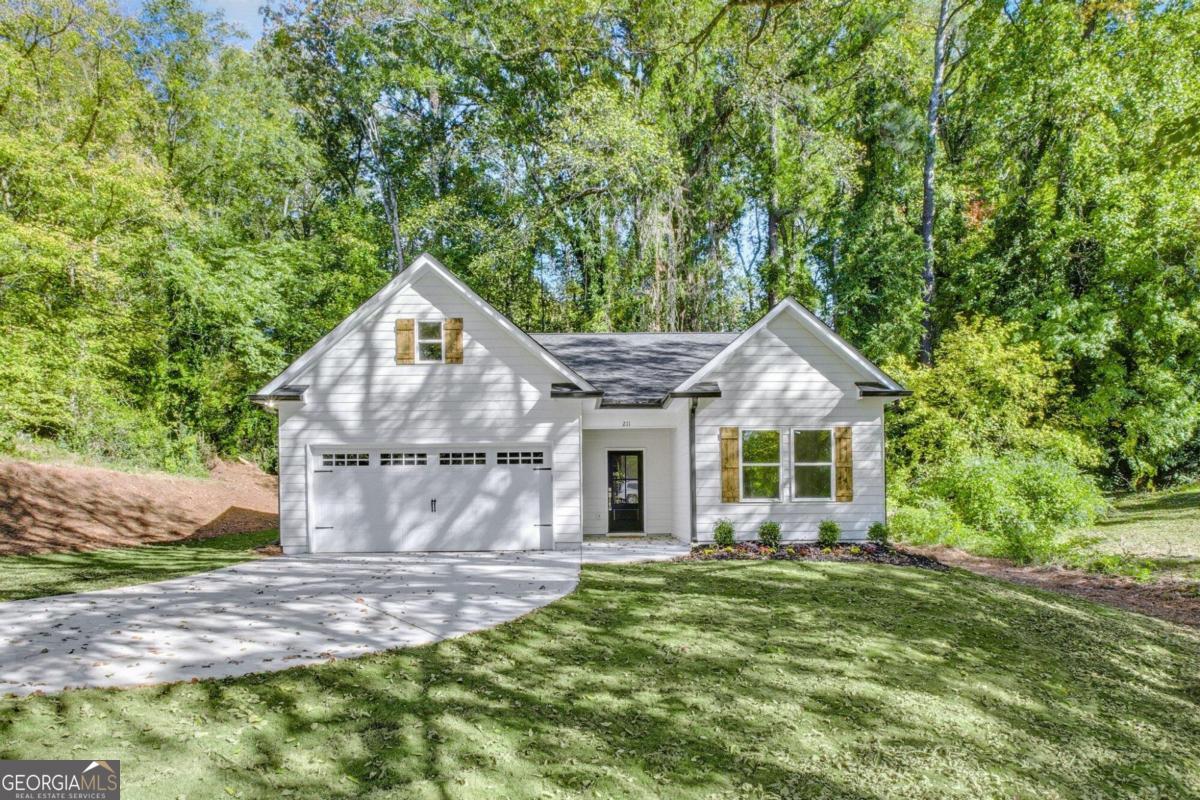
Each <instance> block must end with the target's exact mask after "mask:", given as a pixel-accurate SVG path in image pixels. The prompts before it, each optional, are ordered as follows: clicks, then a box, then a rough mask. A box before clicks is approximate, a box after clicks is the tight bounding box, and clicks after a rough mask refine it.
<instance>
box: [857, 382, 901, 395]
mask: <svg viewBox="0 0 1200 800" xmlns="http://www.w3.org/2000/svg"><path fill="white" fill-rule="evenodd" d="M854 385H855V386H857V387H858V397H859V399H862V398H864V397H909V396H910V395H912V391H911V390H909V389H905V388H904V387H903V386H900V384H896V386H895V387H891V386H885V385H884V384H882V383H876V382H875V381H860V382H858V383H855V384H854Z"/></svg>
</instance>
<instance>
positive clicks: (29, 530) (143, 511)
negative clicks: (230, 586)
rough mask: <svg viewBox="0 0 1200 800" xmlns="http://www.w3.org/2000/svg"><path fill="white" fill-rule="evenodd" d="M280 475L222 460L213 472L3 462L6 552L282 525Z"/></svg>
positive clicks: (0, 541)
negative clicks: (190, 475) (205, 476)
mask: <svg viewBox="0 0 1200 800" xmlns="http://www.w3.org/2000/svg"><path fill="white" fill-rule="evenodd" d="M276 486H277V484H276V478H275V477H274V476H273V475H267V474H266V473H264V472H262V471H261V470H260V469H258V468H257V467H255V466H252V465H249V464H244V463H240V462H220V463H218V464H217V465H216V467H215V468H213V470H212V474H211V475H210V477H209V478H208V479H207V480H205V479H201V478H186V477H182V476H176V475H163V474H146V475H135V474H130V473H126V472H114V471H112V470H107V469H97V468H94V467H79V466H73V465H59V464H35V463H31V462H28V461H0V555H12V554H15V553H45V552H52V551H56V550H94V549H97V548H101V547H128V546H131V545H138V544H148V543H151V542H169V541H175V540H178V539H185V538H188V537H204V536H217V535H219V534H223V533H239V532H243V531H259V530H264V529H266V528H274V527H276V526H277V525H278V524H279V517H278V501H277V489H276Z"/></svg>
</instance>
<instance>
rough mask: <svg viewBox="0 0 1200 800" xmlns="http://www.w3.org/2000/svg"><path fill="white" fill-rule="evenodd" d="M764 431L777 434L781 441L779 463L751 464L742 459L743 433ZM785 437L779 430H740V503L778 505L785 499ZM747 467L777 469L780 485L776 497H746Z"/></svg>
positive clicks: (754, 462) (755, 462)
mask: <svg viewBox="0 0 1200 800" xmlns="http://www.w3.org/2000/svg"><path fill="white" fill-rule="evenodd" d="M755 431H763V432H767V433H773V434H775V436H776V438H777V440H778V441H779V461H777V462H774V463H771V462H758V461H752V462H750V463H749V464H747V463H746V462H745V460H744V459H743V458H742V433H743V432H751V433H753V432H755ZM783 463H784V459H783V437H782V436H780V435H779V429H778V428H742V427H739V428H738V497H739V498H740V499H739V501H738V502H740V503H778V502H779V501H780V500H782V499H783ZM746 467H775V471H776V473H777V474H778V476H779V483H778V486H777V488H776V491H775V496H774V497H746V473H745V469H746Z"/></svg>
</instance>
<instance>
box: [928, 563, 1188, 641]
mask: <svg viewBox="0 0 1200 800" xmlns="http://www.w3.org/2000/svg"><path fill="white" fill-rule="evenodd" d="M911 549H912V550H919V553H916V552H914V553H913V555H918V554H919V555H921V556H922V557H926V558H934V559H936V560H938V561H939V562H944V563H945V564H948V565H949V566H952V567H959V568H961V569H965V570H968V571H970V572H974V573H976V574H978V575H986V576H988V577H991V578H999V579H1000V580H1005V581H1012V582H1013V583H1019V584H1022V585H1024V586H1034V587H1037V588H1038V589H1047V590H1049V591H1052V592H1061V593H1062V594H1069V595H1074V596H1075V597H1082V598H1084V599H1087V600H1091V601H1093V602H1096V603H1104V604H1106V605H1110V606H1116V607H1117V608H1123V609H1125V610H1126V611H1136V612H1138V613H1140V614H1145V615H1147V616H1150V617H1158V618H1159V619H1165V620H1168V621H1170V622H1176V623H1179V624H1181V625H1188V626H1191V627H1193V628H1200V583H1197V582H1196V581H1187V580H1178V579H1172V578H1163V579H1160V580H1155V581H1144V582H1139V581H1135V580H1133V579H1132V578H1124V577H1120V576H1115V575H1100V574H1096V573H1094V572H1083V571H1082V570H1076V569H1067V568H1065V567H1060V566H1055V565H1035V564H1027V565H1021V564H1013V563H1012V562H1011V561H1005V560H1004V559H1000V558H984V557H983V556H976V555H972V554H970V553H965V552H963V551H962V550H956V549H954V548H950V547H940V546H933V547H922V548H911Z"/></svg>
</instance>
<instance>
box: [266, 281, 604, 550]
mask: <svg viewBox="0 0 1200 800" xmlns="http://www.w3.org/2000/svg"><path fill="white" fill-rule="evenodd" d="M397 317H415V318H417V319H422V318H424V319H430V320H433V319H442V318H446V317H462V318H463V363H462V364H404V365H400V364H396V363H395V320H396V318H397ZM560 380H562V378H561V377H560V376H559V375H557V374H556V373H555V372H553V371H552V370H551V369H550V368H549V367H547V366H546V364H545V363H544V362H543V361H542V360H540V359H539V358H537V357H535V356H534V355H533V354H532V353H530V352H529V351H528V350H527V349H525V347H523V346H522V344H521V343H520V342H518V341H517V340H516V339H514V338H513V337H512V336H511V335H510V334H509V333H507V332H506V331H504V330H503V329H502V328H500V327H499V325H497V324H496V323H495V322H494V321H493V320H492V319H490V318H489V317H488V316H487V315H486V314H484V313H483V312H482V311H481V310H479V309H478V308H477V307H476V306H475V305H473V304H472V303H470V302H469V301H468V300H467V299H466V298H464V297H463V296H462V295H461V294H460V293H459V292H458V291H457V290H456V289H455V288H453V287H452V286H450V285H449V284H447V283H446V282H445V281H444V280H443V279H442V278H441V277H439V276H438V275H437V274H436V273H425V274H423V275H420V276H419V277H417V278H416V279H415V280H414V281H413V283H411V284H410V285H408V286H406V287H405V288H403V289H402V290H401V291H399V292H398V293H397V294H396V295H395V296H394V297H393V298H392V299H391V300H390V302H389V303H388V305H387V306H386V307H385V308H383V309H381V310H380V311H379V312H378V313H377V314H375V315H374V316H373V317H372V318H371V319H369V320H368V321H367V322H366V323H365V324H363V325H362V326H360V327H359V328H357V329H355V330H353V331H351V332H350V333H348V334H347V335H346V336H345V337H344V338H343V339H342V340H341V341H340V342H338V343H337V345H335V346H334V347H333V348H332V349H330V350H329V351H328V352H327V353H325V354H324V355H323V356H322V357H321V358H320V359H319V360H318V361H317V362H316V363H315V364H313V365H312V366H311V367H310V368H309V369H308V370H307V371H306V372H305V374H303V375H301V376H298V377H296V378H295V379H294V380H292V381H291V382H292V383H295V384H299V385H307V386H308V387H309V388H308V392H307V394H306V401H307V402H306V403H305V404H304V405H302V406H301V405H299V404H296V403H282V404H281V410H280V415H279V495H280V503H279V505H280V508H279V513H280V536H281V540H282V544H283V548H284V551H285V552H288V553H298V552H305V551H306V550H307V547H308V533H309V525H310V521H309V518H308V511H307V510H308V507H309V504H308V486H307V477H308V458H309V457H310V454H311V448H313V447H314V446H323V445H336V444H363V445H368V444H369V445H400V444H426V445H438V444H452V443H462V444H503V443H509V442H526V443H531V444H532V443H536V444H544V445H547V446H548V447H549V448H550V452H551V460H552V467H553V473H552V475H553V487H554V488H553V495H554V537H555V541H556V542H564V541H578V540H579V538H580V483H581V463H580V462H581V447H582V433H581V425H580V417H581V411H582V409H581V404H580V401H579V400H563V399H557V400H556V399H551V397H550V384H551V383H553V382H555V381H560Z"/></svg>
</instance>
